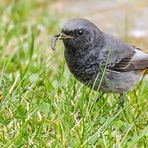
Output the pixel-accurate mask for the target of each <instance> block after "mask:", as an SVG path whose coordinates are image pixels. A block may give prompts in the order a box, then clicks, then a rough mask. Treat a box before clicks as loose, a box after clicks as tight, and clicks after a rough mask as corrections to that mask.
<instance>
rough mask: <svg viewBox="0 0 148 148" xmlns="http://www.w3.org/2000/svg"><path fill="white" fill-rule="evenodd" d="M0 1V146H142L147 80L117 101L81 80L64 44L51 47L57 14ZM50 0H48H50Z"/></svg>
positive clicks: (38, 4)
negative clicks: (69, 65) (72, 69)
mask: <svg viewBox="0 0 148 148" xmlns="http://www.w3.org/2000/svg"><path fill="white" fill-rule="evenodd" d="M1 3H2V4H1V5H0V13H1V15H0V57H1V58H0V91H1V93H0V147H117V148H118V147H125V148H126V147H129V148H131V147H134V146H135V147H148V137H147V136H148V127H147V125H148V101H147V99H148V81H147V80H144V81H143V82H142V84H141V85H140V87H139V88H138V89H137V90H136V91H133V92H130V93H128V94H126V98H127V99H126V102H125V105H124V107H123V109H121V110H119V112H116V111H117V107H118V103H119V98H118V95H115V94H105V95H104V96H103V97H102V98H101V99H100V100H99V101H97V102H96V100H97V98H98V97H99V96H100V93H97V92H93V91H91V90H90V89H88V88H87V87H85V86H83V85H82V84H80V83H79V82H78V81H76V80H75V79H74V77H73V76H72V75H71V74H70V72H69V70H68V68H67V66H66V64H65V60H64V56H63V47H62V46H60V44H58V47H57V50H56V51H55V52H53V51H51V49H50V37H51V36H52V35H53V34H56V33H57V32H58V31H59V26H60V25H59V24H60V21H61V20H62V18H64V17H65V16H64V15H63V14H58V13H56V12H55V11H53V10H52V8H51V5H50V2H47V1H35V0H33V1H30V0H26V1H23V0H18V1H11V2H9V1H6V2H1ZM51 3H52V1H51Z"/></svg>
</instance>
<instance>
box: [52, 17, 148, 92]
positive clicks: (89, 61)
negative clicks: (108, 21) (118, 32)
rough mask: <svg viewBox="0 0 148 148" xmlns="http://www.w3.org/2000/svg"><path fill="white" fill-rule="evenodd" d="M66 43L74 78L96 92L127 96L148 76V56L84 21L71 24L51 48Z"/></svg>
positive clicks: (67, 59)
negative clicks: (57, 43) (59, 42)
mask: <svg viewBox="0 0 148 148" xmlns="http://www.w3.org/2000/svg"><path fill="white" fill-rule="evenodd" d="M58 40H62V41H63V44H64V56H65V60H66V63H67V66H68V68H69V70H70V72H71V73H72V74H73V76H74V77H75V78H76V79H77V80H78V81H80V82H81V83H83V84H84V85H86V86H88V87H90V88H91V89H93V90H94V91H102V92H103V93H117V94H120V95H123V94H124V93H126V92H129V91H132V90H134V89H135V88H136V86H137V85H138V83H139V82H140V80H141V78H142V77H143V75H144V74H148V54H146V53H144V51H142V50H141V49H140V48H136V46H132V45H129V44H127V43H125V42H124V41H123V40H121V39H119V38H118V37H116V36H114V35H111V34H109V33H106V32H103V31H102V30H101V29H99V28H98V27H97V26H96V25H95V24H94V23H93V22H91V21H90V20H87V19H84V18H74V19H70V20H68V21H67V22H66V23H65V24H64V25H63V27H62V28H61V32H60V34H58V35H55V36H53V37H52V39H51V48H52V49H53V50H55V48H56V42H57V41H58Z"/></svg>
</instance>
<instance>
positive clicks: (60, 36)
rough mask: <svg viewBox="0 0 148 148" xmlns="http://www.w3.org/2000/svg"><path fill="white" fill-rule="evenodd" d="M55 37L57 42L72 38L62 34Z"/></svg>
mask: <svg viewBox="0 0 148 148" xmlns="http://www.w3.org/2000/svg"><path fill="white" fill-rule="evenodd" d="M55 37H57V40H64V39H71V38H73V37H72V36H70V35H66V34H64V33H60V34H58V35H55Z"/></svg>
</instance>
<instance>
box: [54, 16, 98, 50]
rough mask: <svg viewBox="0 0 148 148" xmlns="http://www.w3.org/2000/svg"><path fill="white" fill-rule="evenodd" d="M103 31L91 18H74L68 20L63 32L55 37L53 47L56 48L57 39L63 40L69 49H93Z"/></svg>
mask: <svg viewBox="0 0 148 148" xmlns="http://www.w3.org/2000/svg"><path fill="white" fill-rule="evenodd" d="M100 34H101V31H100V30H99V29H98V28H97V27H96V26H95V25H94V24H93V23H92V22H90V21H89V20H86V19H72V20H69V21H68V22H66V23H65V24H64V25H63V27H62V30H61V33H60V34H58V35H56V36H54V37H53V40H52V42H53V44H52V48H53V49H54V48H55V45H56V41H57V40H63V43H64V46H65V48H66V49H67V50H75V51H76V50H79V51H80V50H84V51H85V50H87V49H92V48H93V47H94V46H95V44H97V42H96V40H97V38H99V36H100Z"/></svg>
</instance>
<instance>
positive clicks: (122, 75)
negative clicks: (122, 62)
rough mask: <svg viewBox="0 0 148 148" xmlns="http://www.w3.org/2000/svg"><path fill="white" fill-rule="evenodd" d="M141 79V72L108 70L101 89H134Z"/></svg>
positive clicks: (107, 90)
mask: <svg viewBox="0 0 148 148" xmlns="http://www.w3.org/2000/svg"><path fill="white" fill-rule="evenodd" d="M140 79H141V74H140V73H139V72H135V71H130V72H116V71H111V70H107V72H106V78H105V79H104V81H103V83H102V85H101V89H102V90H103V91H104V92H115V93H123V92H127V91H130V90H133V89H134V88H135V87H136V85H137V83H138V82H139V81H140Z"/></svg>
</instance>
